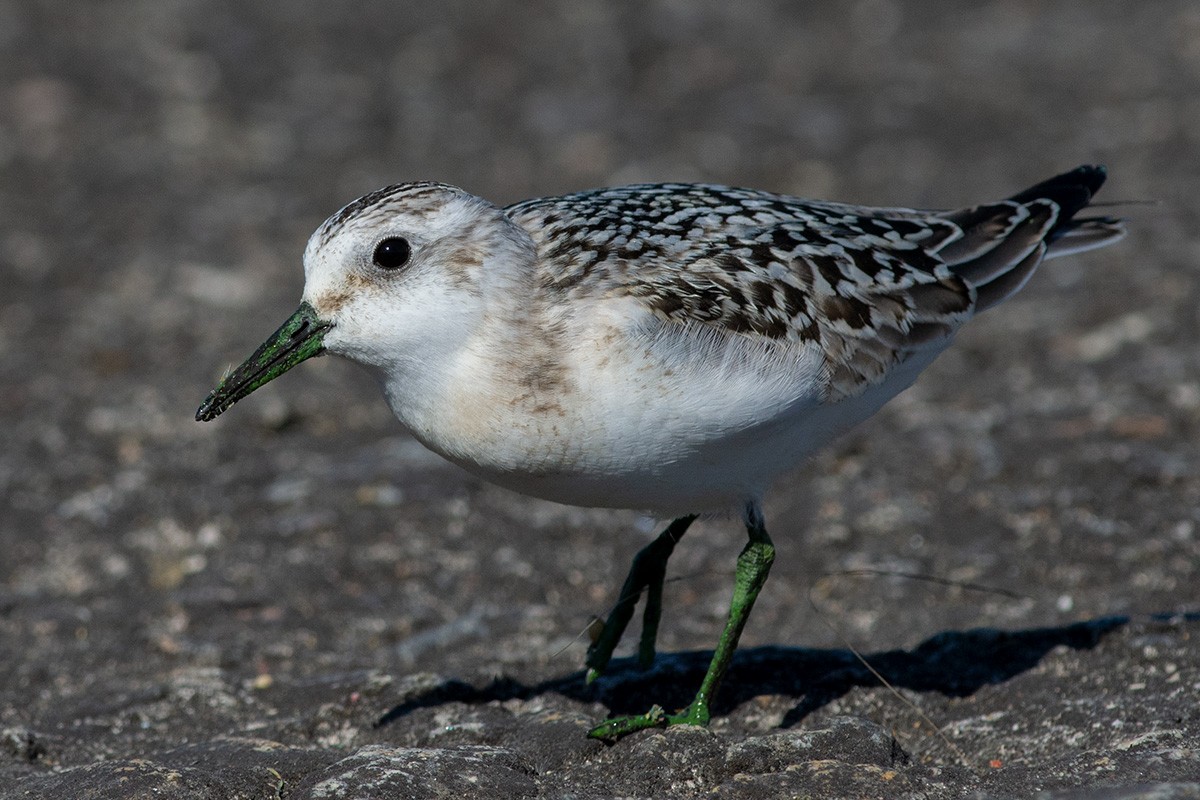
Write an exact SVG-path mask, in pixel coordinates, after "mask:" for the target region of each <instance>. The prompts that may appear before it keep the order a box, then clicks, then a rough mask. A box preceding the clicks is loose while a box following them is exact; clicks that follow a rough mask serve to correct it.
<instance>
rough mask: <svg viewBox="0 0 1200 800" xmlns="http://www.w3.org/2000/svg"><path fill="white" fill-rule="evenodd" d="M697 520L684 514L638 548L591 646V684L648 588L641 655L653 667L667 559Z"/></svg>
mask: <svg viewBox="0 0 1200 800" xmlns="http://www.w3.org/2000/svg"><path fill="white" fill-rule="evenodd" d="M695 520H696V515H695V514H692V515H690V516H686V517H680V518H679V519H677V520H675V521H674V522H672V523H671V524H670V525H668V526H667V529H666V530H665V531H663V532H662V533H660V534H659V535H658V538H656V539H655V540H654V541H653V542H651V543H650V544H648V545H646V546H645V547H643V548H642V549H641V550H639V551H638V554H637V555H636V556H634V557H633V564H631V565H630V567H629V575H628V576H626V578H625V585H624V586H622V587H621V595H620V597H618V599H617V604H616V606H614V607H613V610H612V613H611V614H609V615H608V621H607V622H605V623H604V629H603V630H601V631H600V636H599V637H597V638H596V641H595V643H594V644H593V645H592V646H591V647H589V648H588V654H587V662H586V663H587V667H588V673H587V681H588V683H591V682H592V681H594V680H595V679H596V678H598V677H600V675H601V674H603V672H604V669H605V668H606V667H607V666H608V662H609V659H611V658H612V654H613V650H614V649H616V646H617V643H618V642H620V641H621V636H622V635H623V634H624V633H625V627H626V626H627V625H629V620H630V619H631V618H632V617H633V609H634V607H635V606H636V605H637V601H638V598H639V597H641V595H642V589H647V596H646V610H645V614H644V616H643V620H644V624H643V626H642V641H641V646H640V647H639V649H638V658H639V660H640V662H641V664H642V667H643V668H645V667H649V666H650V664H651V663H652V662H653V661H654V641H655V638H656V637H657V636H658V622H659V619H660V618H661V617H662V593H663V581H664V580H665V579H666V575H667V559H669V558H670V557H671V553H672V552H673V551H674V550H675V545H676V544H678V543H679V540H680V539H682V538H683V534H684V533H686V532H687V529H688V526H690V525H691V524H692V523H693V522H695Z"/></svg>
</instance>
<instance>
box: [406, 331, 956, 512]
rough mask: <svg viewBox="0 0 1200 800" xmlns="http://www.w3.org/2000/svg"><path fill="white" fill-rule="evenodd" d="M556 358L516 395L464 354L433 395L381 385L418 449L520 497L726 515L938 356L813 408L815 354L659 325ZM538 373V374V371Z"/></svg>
mask: <svg viewBox="0 0 1200 800" xmlns="http://www.w3.org/2000/svg"><path fill="white" fill-rule="evenodd" d="M593 340H594V341H596V342H598V343H600V344H602V345H603V346H597V347H594V348H589V347H583V346H580V347H575V348H573V349H571V350H570V351H569V352H567V353H565V354H564V355H565V357H566V358H565V369H564V370H563V371H561V372H560V373H558V377H557V378H556V379H549V378H546V379H544V380H541V381H540V382H526V383H525V384H522V385H519V386H517V387H516V388H514V387H513V385H512V382H511V381H508V380H507V379H505V378H504V376H502V375H498V374H497V373H496V365H497V364H503V363H504V362H503V360H501V359H500V358H499V357H498V356H497V353H496V352H495V351H494V350H490V349H484V350H482V351H480V352H478V353H477V354H473V355H470V356H469V357H467V358H464V359H462V360H461V361H460V362H459V363H458V365H457V368H456V369H455V370H454V372H453V373H452V374H451V375H450V376H449V377H448V378H445V377H444V378H443V380H442V381H441V384H440V385H442V386H443V387H446V389H445V391H443V392H442V393H440V396H439V397H438V399H437V402H435V403H427V404H426V405H425V406H423V407H420V408H415V407H414V406H413V405H412V403H411V399H412V398H413V397H414V396H421V397H424V398H428V397H430V394H429V393H428V392H427V391H426V392H425V393H419V392H414V391H412V390H411V387H410V388H409V390H407V391H405V390H404V387H402V386H393V385H391V382H389V385H388V387H387V394H388V398H389V402H391V404H392V408H393V410H395V411H396V414H397V416H398V417H399V418H400V419H401V421H402V422H404V423H405V424H406V425H407V426H408V427H409V428H410V430H412V432H413V433H414V435H416V436H417V438H418V439H420V440H421V441H422V442H423V443H424V444H425V445H426V446H427V447H429V448H430V449H432V450H434V451H435V452H437V453H439V454H441V455H443V456H445V457H446V458H448V459H450V460H451V461H453V462H455V463H457V464H459V465H460V466H463V467H464V468H466V469H468V470H469V471H471V472H473V473H475V474H477V475H479V476H481V477H483V478H485V479H487V480H489V481H491V482H493V483H496V484H498V485H501V486H504V487H506V488H509V489H512V490H514V491H517V492H521V493H523V494H528V495H532V496H534V497H540V498H543V499H547V500H552V501H556V502H561V503H568V504H571V505H580V506H599V507H611V508H630V509H637V510H646V511H652V512H657V513H660V514H663V515H675V514H684V513H692V512H703V511H715V510H724V509H728V508H731V507H736V506H738V505H740V504H742V503H743V502H745V501H746V500H747V499H749V498H757V497H759V496H761V494H762V493H763V491H765V489H766V488H767V486H768V485H769V484H770V482H771V481H772V480H773V479H774V478H775V477H776V476H777V475H779V474H780V473H781V472H784V471H786V470H788V469H790V468H792V467H794V466H795V465H796V464H797V463H799V462H800V461H801V460H802V459H803V458H805V457H806V456H807V455H809V454H810V453H812V452H813V451H815V450H816V449H818V448H820V447H821V446H823V445H824V444H826V443H827V442H829V441H830V440H831V439H833V438H834V437H836V436H837V435H839V434H841V433H843V432H844V431H846V430H848V429H849V428H850V427H852V426H853V425H855V424H857V423H858V422H861V421H862V420H863V419H866V418H867V417H869V416H870V415H871V414H873V413H874V412H875V411H876V410H878V408H879V407H880V406H882V405H883V403H885V402H886V401H887V400H888V399H890V398H891V397H893V396H894V395H895V394H897V393H898V392H900V391H902V390H903V389H904V388H906V387H907V386H908V385H909V384H911V382H912V380H913V379H914V378H915V377H916V374H917V373H918V372H919V371H920V370H921V369H922V368H924V366H925V365H926V364H927V363H928V362H929V361H931V360H932V358H933V356H934V355H936V353H930V354H929V356H928V358H924V357H923V358H921V359H920V361H921V363H919V364H918V363H911V362H910V363H907V364H904V365H902V366H901V367H899V368H898V369H896V370H893V372H892V373H891V374H890V376H889V379H888V380H887V382H885V383H884V384H881V385H879V386H875V387H871V388H870V389H868V390H867V392H865V393H864V394H862V395H859V396H857V397H852V398H848V399H845V400H842V401H840V402H837V403H833V404H826V403H823V402H822V401H821V400H820V396H821V393H822V392H821V387H822V386H823V376H822V375H821V364H822V362H821V357H820V353H819V351H818V350H817V348H816V347H815V345H807V344H806V345H792V346H790V347H785V346H778V345H772V344H769V343H768V344H766V345H764V344H763V343H762V342H751V341H749V340H747V339H744V338H740V337H729V336H724V337H718V336H714V335H711V334H709V333H708V332H707V331H705V330H704V329H691V330H687V331H684V330H683V329H681V328H678V327H674V326H671V327H667V326H663V327H662V328H661V329H659V330H657V331H656V332H655V334H654V335H648V336H643V337H630V338H625V339H622V340H620V341H617V342H614V340H613V338H612V337H611V336H609V337H598V338H597V337H591V338H590V339H585V340H584V341H585V342H586V341H593ZM543 377H544V378H545V376H543Z"/></svg>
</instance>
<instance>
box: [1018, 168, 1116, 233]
mask: <svg viewBox="0 0 1200 800" xmlns="http://www.w3.org/2000/svg"><path fill="white" fill-rule="evenodd" d="M1107 177H1108V170H1107V169H1105V168H1104V166H1103V165H1101V164H1084V165H1083V166H1081V167H1076V168H1075V169H1073V170H1071V171H1070V172H1064V173H1063V174H1061V175H1055V176H1054V177H1053V178H1050V179H1049V180H1045V181H1042V182H1041V183H1039V184H1037V185H1036V186H1031V187H1029V188H1028V189H1026V190H1025V191H1023V192H1020V193H1018V194H1015V195H1013V196H1012V197H1010V198H1009V199H1010V200H1012V201H1013V202H1016V203H1029V202H1032V201H1034V200H1042V199H1046V200H1051V201H1053V202H1054V203H1055V204H1056V205H1058V208H1059V212H1058V220H1057V221H1056V222H1055V223H1054V226H1053V227H1052V228H1050V231H1049V232H1048V233H1047V234H1046V243H1047V244H1053V243H1054V241H1055V240H1056V239H1058V238H1060V237H1062V236H1064V235H1065V234H1067V233H1068V232H1070V231H1072V230H1074V229H1076V228H1079V227H1080V226H1081V225H1083V224H1085V223H1088V224H1089V225H1088V226H1089V227H1094V225H1091V223H1103V224H1107V225H1111V224H1113V223H1116V222H1119V220H1114V219H1112V218H1104V219H1102V220H1091V219H1089V220H1075V219H1073V217H1074V216H1075V215H1076V214H1078V213H1079V212H1080V211H1082V210H1083V209H1085V208H1087V206H1088V204H1089V203H1091V202H1092V197H1094V196H1095V194H1096V192H1098V191H1100V187H1101V186H1103V185H1104V179H1105V178H1107Z"/></svg>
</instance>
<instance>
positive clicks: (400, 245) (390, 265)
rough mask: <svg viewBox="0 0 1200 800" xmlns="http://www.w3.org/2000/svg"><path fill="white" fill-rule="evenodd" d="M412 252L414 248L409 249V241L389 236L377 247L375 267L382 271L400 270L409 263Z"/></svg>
mask: <svg viewBox="0 0 1200 800" xmlns="http://www.w3.org/2000/svg"><path fill="white" fill-rule="evenodd" d="M411 252H412V248H411V247H409V245H408V240H407V239H404V238H401V237H399V236H389V237H388V238H386V239H384V240H383V241H382V242H380V243H379V244H377V245H375V255H374V256H373V260H374V261H375V266H377V267H379V268H381V269H400V267H403V266H404V265H405V264H407V263H408V256H409V254H410V253H411Z"/></svg>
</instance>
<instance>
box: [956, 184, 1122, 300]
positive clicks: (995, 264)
mask: <svg viewBox="0 0 1200 800" xmlns="http://www.w3.org/2000/svg"><path fill="white" fill-rule="evenodd" d="M1106 175H1107V172H1106V170H1105V169H1104V167H1102V166H1098V165H1097V166H1091V165H1085V166H1082V167H1077V168H1076V169H1073V170H1071V171H1070V172H1064V173H1063V174H1062V175H1057V176H1055V177H1053V178H1051V179H1049V180H1047V181H1042V182H1041V183H1039V184H1037V185H1036V186H1032V187H1030V188H1028V189H1026V190H1025V191H1023V192H1020V193H1018V194H1015V195H1013V196H1012V197H1010V198H1009V199H1007V200H1003V201H1001V202H999V203H988V204H986V205H982V206H974V207H972V208H965V209H962V210H959V211H951V212H947V213H946V214H945V215H944V216H945V218H946V219H948V220H949V221H951V222H953V223H954V224H955V225H957V226H958V227H959V228H960V229H961V231H962V235H961V236H959V237H958V238H956V239H953V240H951V241H948V242H947V243H946V245H945V246H943V247H941V248H939V250H938V255H940V256H941V257H942V258H943V259H944V260H945V261H946V263H947V264H949V265H950V268H951V269H952V270H953V271H954V272H955V273H956V274H957V275H958V276H959V277H961V278H962V279H963V280H965V281H966V282H967V283H968V284H970V285H971V286H972V287H974V289H975V292H976V303H975V308H976V311H983V310H985V309H988V308H991V307H992V306H994V305H996V304H998V303H1000V302H1002V301H1003V300H1005V299H1007V298H1009V297H1011V296H1012V295H1013V294H1015V293H1016V292H1017V291H1018V290H1019V289H1020V288H1021V287H1022V286H1024V285H1025V282H1026V281H1028V280H1029V277H1030V276H1031V275H1032V274H1033V272H1034V270H1036V269H1037V267H1038V264H1040V263H1041V262H1042V261H1043V260H1044V259H1047V258H1057V257H1058V256H1064V255H1067V254H1069V253H1079V252H1082V251H1084V250H1091V249H1093V248H1096V247H1103V246H1105V245H1107V244H1112V243H1113V242H1115V241H1117V240H1118V239H1120V238H1121V237H1122V236H1124V235H1125V228H1124V226H1123V225H1122V224H1121V220H1119V219H1116V218H1114V217H1098V216H1097V217H1076V216H1075V215H1076V214H1078V213H1079V212H1080V211H1082V210H1083V209H1085V208H1087V207H1088V204H1089V203H1091V201H1092V197H1093V196H1094V195H1095V194H1096V192H1097V191H1098V190H1099V189H1100V187H1101V186H1102V185H1103V184H1104V178H1105V177H1106Z"/></svg>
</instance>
